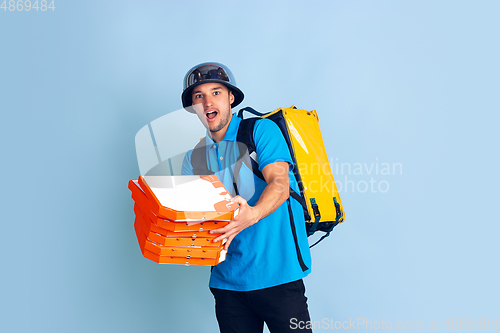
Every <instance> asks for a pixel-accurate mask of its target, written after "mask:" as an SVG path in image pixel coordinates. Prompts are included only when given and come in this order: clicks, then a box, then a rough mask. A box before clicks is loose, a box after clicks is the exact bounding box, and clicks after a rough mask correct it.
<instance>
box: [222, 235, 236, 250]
mask: <svg viewBox="0 0 500 333" xmlns="http://www.w3.org/2000/svg"><path fill="white" fill-rule="evenodd" d="M234 236H236V235H233V236H231V237H229V238H228V239H227V241H226V244H224V250H226V251H227V250H229V244H231V241H232V240H233V238H234Z"/></svg>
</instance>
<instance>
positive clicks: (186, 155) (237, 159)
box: [135, 107, 258, 202]
mask: <svg viewBox="0 0 500 333" xmlns="http://www.w3.org/2000/svg"><path fill="white" fill-rule="evenodd" d="M189 108H190V112H192V113H194V110H193V108H192V107H189ZM197 145H198V148H199V149H203V152H205V153H206V155H204V158H206V161H207V163H206V164H205V163H203V162H200V163H198V162H196V161H200V159H196V158H194V159H193V158H192V157H193V149H194V148H195V146H197ZM135 148H136V155H137V162H138V166H139V171H140V174H141V175H143V176H148V175H172V176H179V175H190V174H194V172H195V171H196V170H207V168H208V169H209V170H210V171H212V172H214V175H215V176H217V177H218V178H219V180H220V181H221V182H222V184H223V185H224V187H225V188H226V190H227V191H228V193H230V194H231V195H232V196H233V197H234V196H235V195H236V191H235V189H234V186H233V180H234V179H236V184H237V188H238V191H239V193H238V194H239V195H240V196H242V197H243V198H244V199H246V200H247V201H249V202H250V201H256V200H255V199H258V198H256V197H255V192H256V188H255V186H256V184H255V182H256V180H255V179H254V178H255V177H253V172H252V170H250V169H249V168H248V167H247V165H246V164H245V163H243V160H245V159H248V158H249V157H248V149H247V148H246V146H245V145H244V144H242V143H238V142H236V141H224V140H223V141H221V142H219V143H217V144H215V143H214V142H213V141H212V140H211V137H210V135H209V132H207V130H206V128H205V127H204V126H203V124H202V122H201V121H200V119H198V117H195V116H193V115H192V114H190V113H187V112H185V110H184V109H181V110H176V111H174V112H171V113H168V114H166V115H164V116H162V117H160V118H158V119H155V120H153V121H151V122H150V123H149V124H147V125H145V126H143V127H142V128H141V129H140V130H139V131H138V132H137V134H136V136H135ZM238 164H241V165H240V166H239V167H236V166H237V165H238ZM235 168H236V170H237V175H236V177H234V172H235ZM197 174H199V173H197ZM198 199H200V198H198ZM198 199H197V198H196V193H193V200H198Z"/></svg>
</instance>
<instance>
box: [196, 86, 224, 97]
mask: <svg viewBox="0 0 500 333" xmlns="http://www.w3.org/2000/svg"><path fill="white" fill-rule="evenodd" d="M219 89H222V87H215V88H212V91H214V90H219ZM198 93H201V90H195V91H193V92H192V93H191V94H192V95H194V94H198Z"/></svg>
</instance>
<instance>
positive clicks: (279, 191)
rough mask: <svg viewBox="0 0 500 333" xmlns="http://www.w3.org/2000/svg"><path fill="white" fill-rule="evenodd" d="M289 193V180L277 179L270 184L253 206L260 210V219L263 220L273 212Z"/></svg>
mask: <svg viewBox="0 0 500 333" xmlns="http://www.w3.org/2000/svg"><path fill="white" fill-rule="evenodd" d="M287 180H288V179H287ZM289 194H290V191H289V189H288V181H286V182H285V181H283V180H281V181H280V180H276V179H275V180H274V181H273V182H271V183H270V184H268V185H267V186H266V188H265V189H264V191H263V192H262V194H261V196H260V198H259V200H258V201H257V203H256V204H255V206H254V207H253V208H254V209H256V210H257V212H258V217H259V218H258V220H262V219H263V218H265V217H267V216H269V215H270V214H271V213H273V212H274V211H275V210H276V209H277V208H278V207H279V206H281V204H282V203H283V202H285V201H286V200H287V199H288V196H289Z"/></svg>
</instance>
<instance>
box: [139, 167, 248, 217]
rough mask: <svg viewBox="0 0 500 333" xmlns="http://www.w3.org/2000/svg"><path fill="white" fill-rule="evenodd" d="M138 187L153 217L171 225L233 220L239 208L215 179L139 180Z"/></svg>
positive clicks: (168, 177) (159, 178)
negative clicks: (179, 222)
mask: <svg viewBox="0 0 500 333" xmlns="http://www.w3.org/2000/svg"><path fill="white" fill-rule="evenodd" d="M139 185H140V187H141V189H142V190H143V191H144V193H145V194H146V197H147V198H148V199H149V202H150V205H151V208H152V209H151V210H152V211H153V213H155V215H156V216H158V217H162V218H166V219H169V220H173V221H179V220H185V219H196V220H202V221H208V220H226V221H229V220H232V219H233V218H234V217H236V216H237V215H238V213H239V205H238V204H237V203H236V202H232V201H230V200H231V195H230V194H229V192H228V191H227V190H226V188H225V187H224V185H222V183H221V182H220V181H219V179H218V178H217V176H215V175H209V176H196V175H191V176H139Z"/></svg>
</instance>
